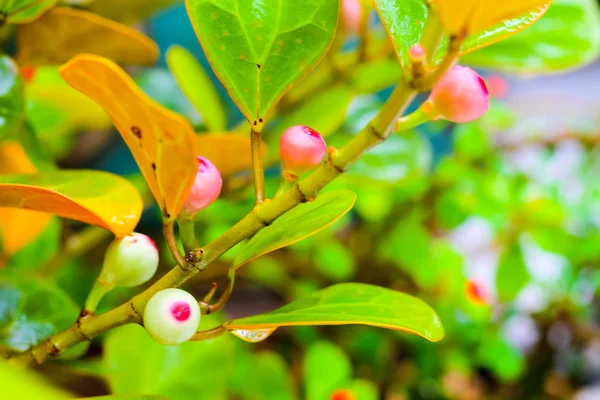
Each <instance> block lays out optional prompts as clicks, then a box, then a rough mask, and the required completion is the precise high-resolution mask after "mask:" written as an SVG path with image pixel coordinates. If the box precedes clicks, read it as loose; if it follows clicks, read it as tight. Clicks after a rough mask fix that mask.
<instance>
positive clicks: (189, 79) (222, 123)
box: [166, 46, 227, 132]
mask: <svg viewBox="0 0 600 400" xmlns="http://www.w3.org/2000/svg"><path fill="white" fill-rule="evenodd" d="M166 57H167V65H168V66H169V70H170V71H171V73H172V74H173V76H174V78H175V80H176V81H177V85H179V88H180V89H181V91H182V92H183V93H184V94H185V96H186V97H187V99H188V100H189V101H190V103H192V104H193V105H194V107H196V110H198V112H199V113H200V115H202V119H203V120H204V122H205V124H206V126H207V127H208V130H209V131H211V132H224V131H225V129H226V128H227V121H226V118H225V109H224V108H223V102H222V101H221V98H220V97H219V94H218V93H217V91H216V89H215V87H214V86H213V84H212V82H211V81H210V78H209V77H208V75H207V74H206V72H205V71H204V69H203V68H202V65H200V63H199V62H198V61H197V60H196V58H194V56H193V55H192V54H190V52H189V51H187V50H186V49H185V48H183V47H181V46H171V47H169V50H168V51H167V56H166Z"/></svg>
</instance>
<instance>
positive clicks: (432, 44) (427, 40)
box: [419, 6, 444, 64]
mask: <svg viewBox="0 0 600 400" xmlns="http://www.w3.org/2000/svg"><path fill="white" fill-rule="evenodd" d="M443 37H444V27H443V26H442V22H441V21H440V17H439V16H438V13H437V12H435V11H433V10H431V6H429V14H428V15H427V20H426V21H425V27H424V28H423V33H422V34H421V39H420V40H419V43H420V44H421V45H422V46H423V47H424V48H425V49H426V50H427V63H428V64H431V62H432V61H433V60H435V56H436V53H437V49H438V47H439V46H440V43H441V41H442V38H443Z"/></svg>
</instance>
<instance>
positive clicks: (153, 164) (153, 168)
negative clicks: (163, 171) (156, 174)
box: [151, 163, 156, 171]
mask: <svg viewBox="0 0 600 400" xmlns="http://www.w3.org/2000/svg"><path fill="white" fill-rule="evenodd" d="M151 166H152V170H153V171H156V163H152V164H151Z"/></svg>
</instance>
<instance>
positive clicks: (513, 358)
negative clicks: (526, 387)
mask: <svg viewBox="0 0 600 400" xmlns="http://www.w3.org/2000/svg"><path fill="white" fill-rule="evenodd" d="M476 357H477V359H478V360H479V362H480V363H482V364H483V365H484V366H485V367H487V368H489V369H490V370H491V371H492V372H493V373H494V374H495V375H496V376H497V377H498V378H500V379H501V380H502V381H509V382H510V381H514V380H516V379H517V378H518V377H519V376H520V375H521V374H522V373H523V372H524V370H525V367H526V361H525V357H524V355H523V353H521V352H520V351H519V350H518V349H515V348H514V347H513V346H511V345H510V344H508V343H507V342H506V341H505V340H503V339H502V338H500V337H498V336H496V335H493V334H488V335H486V336H485V337H483V338H482V339H481V344H480V347H479V350H478V351H477V354H476Z"/></svg>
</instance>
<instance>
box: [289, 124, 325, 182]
mask: <svg viewBox="0 0 600 400" xmlns="http://www.w3.org/2000/svg"><path fill="white" fill-rule="evenodd" d="M279 153H280V155H281V162H282V163H283V169H284V171H285V172H287V173H289V174H292V175H296V176H298V175H301V174H303V173H304V172H307V171H310V170H311V169H313V168H315V167H316V166H317V165H319V164H320V163H321V161H323V158H325V155H326V154H327V146H326V145H325V140H323V137H321V135H320V134H319V132H317V131H315V130H314V129H312V128H309V127H308V126H301V125H298V126H292V127H291V128H288V129H287V130H286V131H285V132H284V133H283V135H282V136H281V140H280V142H279Z"/></svg>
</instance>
